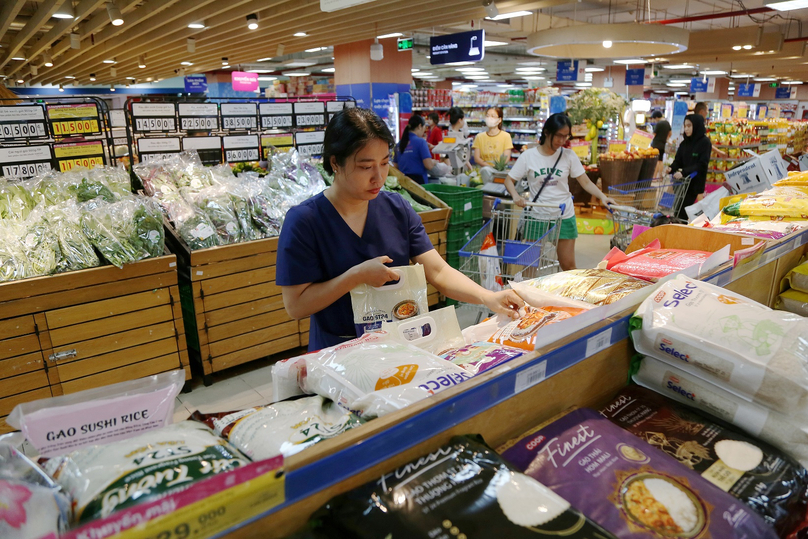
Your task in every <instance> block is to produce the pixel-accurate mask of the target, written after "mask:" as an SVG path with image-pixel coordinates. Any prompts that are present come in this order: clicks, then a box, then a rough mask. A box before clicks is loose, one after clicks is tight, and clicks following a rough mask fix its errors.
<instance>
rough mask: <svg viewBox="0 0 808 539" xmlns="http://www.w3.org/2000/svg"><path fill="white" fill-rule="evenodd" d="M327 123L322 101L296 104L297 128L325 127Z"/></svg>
mask: <svg viewBox="0 0 808 539" xmlns="http://www.w3.org/2000/svg"><path fill="white" fill-rule="evenodd" d="M326 123H327V122H326V119H325V103H323V102H322V101H314V102H311V103H295V127H324V126H325V125H326Z"/></svg>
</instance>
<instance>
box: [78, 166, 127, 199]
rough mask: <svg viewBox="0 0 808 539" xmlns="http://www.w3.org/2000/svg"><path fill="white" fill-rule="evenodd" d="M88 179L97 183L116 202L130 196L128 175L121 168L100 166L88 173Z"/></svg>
mask: <svg viewBox="0 0 808 539" xmlns="http://www.w3.org/2000/svg"><path fill="white" fill-rule="evenodd" d="M88 176H89V177H90V179H92V180H95V181H99V182H101V183H103V184H104V185H106V186H107V188H108V189H109V190H110V192H112V194H113V195H114V196H115V199H116V200H120V199H122V198H126V197H128V196H129V195H131V194H132V183H131V181H130V180H129V173H127V172H126V170H124V169H123V168H119V167H111V166H102V167H95V168H93V169H91V170H90V171H89V173H88Z"/></svg>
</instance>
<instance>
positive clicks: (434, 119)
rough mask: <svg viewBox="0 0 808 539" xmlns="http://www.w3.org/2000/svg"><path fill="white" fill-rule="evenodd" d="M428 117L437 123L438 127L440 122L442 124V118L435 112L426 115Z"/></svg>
mask: <svg viewBox="0 0 808 539" xmlns="http://www.w3.org/2000/svg"><path fill="white" fill-rule="evenodd" d="M426 117H427V118H429V119H430V120H432V121H433V122H435V125H438V122H440V116H439V115H438V113H437V112H434V111H433V112H430V113H429V114H427V115H426Z"/></svg>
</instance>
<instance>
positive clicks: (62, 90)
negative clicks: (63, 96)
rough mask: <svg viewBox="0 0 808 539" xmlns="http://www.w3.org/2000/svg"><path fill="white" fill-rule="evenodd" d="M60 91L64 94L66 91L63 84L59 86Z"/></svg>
mask: <svg viewBox="0 0 808 539" xmlns="http://www.w3.org/2000/svg"><path fill="white" fill-rule="evenodd" d="M59 91H60V92H64V91H65V87H64V86H62V85H61V84H60V85H59Z"/></svg>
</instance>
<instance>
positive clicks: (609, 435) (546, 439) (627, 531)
mask: <svg viewBox="0 0 808 539" xmlns="http://www.w3.org/2000/svg"><path fill="white" fill-rule="evenodd" d="M500 453H501V454H502V457H503V458H504V459H505V460H506V461H508V462H510V463H512V464H513V465H515V466H516V468H517V469H518V470H522V471H523V472H524V473H525V474H526V475H529V476H530V477H533V478H534V479H536V480H537V481H539V482H540V483H542V484H544V485H546V486H547V487H549V488H550V489H552V490H553V492H555V493H556V494H558V495H559V496H561V497H562V498H564V499H565V500H568V501H569V502H570V503H571V504H572V505H573V506H575V507H577V508H578V509H580V510H581V511H582V512H583V513H584V514H585V515H586V516H588V517H589V518H591V519H592V520H594V521H595V522H597V523H598V524H600V525H601V526H603V527H604V528H605V529H606V530H608V531H609V532H611V533H613V534H614V535H615V536H617V537H619V538H620V539H650V538H658V537H676V538H687V539H707V538H710V539H718V538H719V537H720V538H721V539H774V538H776V537H777V534H776V533H775V531H774V528H772V527H771V526H769V524H768V523H766V521H764V520H763V518H762V517H760V516H758V515H757V514H756V513H754V512H753V511H752V510H751V509H750V508H749V507H747V506H746V505H744V504H743V503H742V502H740V501H738V500H736V499H735V498H733V497H732V496H730V495H729V494H727V493H726V492H724V491H722V490H721V489H719V488H718V487H716V486H715V485H713V484H712V483H710V482H709V481H707V480H706V479H704V478H703V477H701V476H700V475H699V474H697V473H695V472H694V471H692V470H689V469H688V468H686V467H684V466H682V465H681V464H680V463H679V462H677V461H676V459H674V458H672V457H670V456H668V455H667V454H665V453H663V452H662V451H660V450H659V449H657V448H655V447H651V446H649V445H648V444H646V443H645V442H643V441H642V440H639V439H637V438H636V437H635V436H634V435H632V434H630V433H628V432H626V431H624V430H623V429H621V428H620V427H618V426H617V425H614V424H612V423H611V422H609V420H607V419H605V418H604V417H602V416H601V415H600V414H598V413H597V412H595V411H594V410H589V409H579V410H575V411H573V412H570V413H568V414H566V415H565V416H563V417H561V418H560V419H557V420H555V421H553V422H552V423H550V424H549V425H546V426H543V427H539V428H536V429H533V430H532V431H530V432H529V433H526V434H525V435H523V436H521V437H520V438H519V439H518V440H516V441H514V442H512V443H509V444H507V446H506V449H505V450H504V452H503V451H502V450H500Z"/></svg>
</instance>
